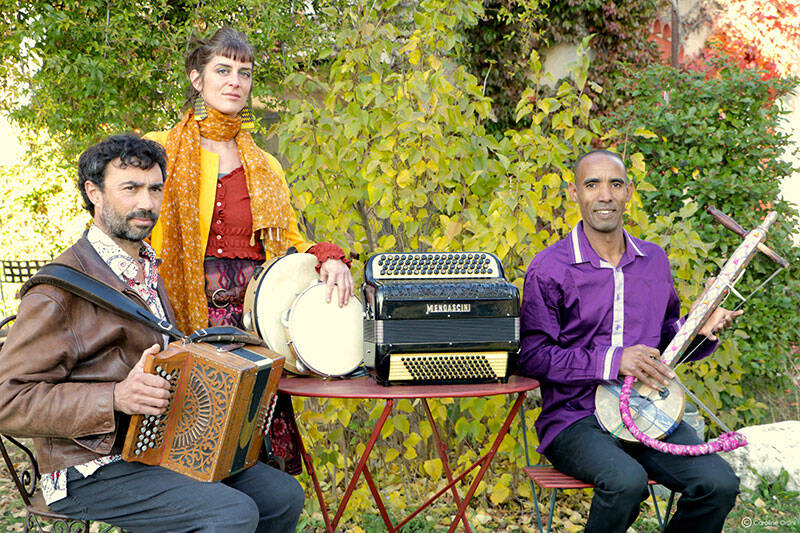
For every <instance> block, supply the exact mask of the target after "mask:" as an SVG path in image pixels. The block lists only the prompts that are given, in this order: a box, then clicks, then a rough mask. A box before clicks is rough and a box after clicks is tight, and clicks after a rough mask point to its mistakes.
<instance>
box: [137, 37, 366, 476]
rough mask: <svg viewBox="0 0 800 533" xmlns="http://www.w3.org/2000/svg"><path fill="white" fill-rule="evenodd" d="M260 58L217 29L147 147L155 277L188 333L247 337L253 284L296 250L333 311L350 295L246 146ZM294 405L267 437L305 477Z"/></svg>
mask: <svg viewBox="0 0 800 533" xmlns="http://www.w3.org/2000/svg"><path fill="white" fill-rule="evenodd" d="M253 58H254V52H253V48H252V46H251V45H250V43H249V42H248V41H247V37H245V35H244V34H242V33H240V32H237V31H235V30H233V29H231V28H221V29H220V30H218V31H217V32H216V33H215V34H214V35H213V36H212V37H211V38H210V39H209V40H208V41H207V42H204V41H199V42H198V45H197V46H196V47H195V48H194V49H193V50H192V51H191V52H190V53H189V55H188V56H187V57H186V61H185V68H186V74H187V76H188V77H189V81H190V82H191V84H190V86H189V87H188V88H187V111H186V113H185V114H184V116H183V119H182V120H181V121H180V122H179V123H178V124H177V125H176V126H175V127H174V128H172V129H171V130H169V131H162V132H154V133H150V134H148V135H146V136H145V137H147V138H149V139H152V140H154V141H157V142H159V143H161V144H162V145H164V147H165V148H166V151H167V176H166V179H165V183H164V200H163V203H162V206H161V216H160V218H159V220H158V223H157V224H156V226H155V228H154V229H153V232H152V234H151V244H152V245H153V247H154V248H155V250H156V253H157V255H158V256H159V257H160V258H161V259H162V264H161V265H160V267H159V273H160V274H161V277H162V278H163V279H164V284H165V286H166V289H167V292H168V293H169V296H170V300H171V301H172V304H173V307H174V308H175V315H176V326H177V327H178V329H180V330H181V331H183V332H185V333H191V332H193V331H195V330H197V329H200V328H205V327H207V326H209V325H212V326H217V325H232V326H236V327H239V328H241V327H242V311H243V309H242V306H243V300H244V294H245V291H246V289H247V283H248V282H249V281H250V278H251V277H252V275H253V270H254V269H255V267H256V266H258V265H260V264H262V263H263V262H264V261H265V260H266V259H270V258H272V257H275V256H279V255H283V254H285V253H287V251H289V249H290V248H294V249H296V250H297V251H299V252H307V253H311V254H314V255H315V256H316V257H317V259H318V261H319V264H318V266H317V270H318V271H319V273H320V278H321V279H322V281H325V282H326V283H327V285H328V288H327V298H328V301H330V298H331V294H332V292H333V287H334V285H337V286H338V289H339V290H338V295H339V305H340V306H342V305H344V304H345V303H347V300H348V298H349V297H351V296H352V295H353V278H352V276H351V275H350V269H349V264H350V260H349V259H347V258H346V256H345V253H344V252H343V251H342V249H341V248H339V247H338V246H336V245H335V244H331V243H318V244H313V245H312V243H309V242H306V241H305V239H304V238H303V236H302V235H301V234H300V232H299V231H298V227H297V218H296V217H295V213H294V210H293V209H292V206H291V204H290V202H289V198H290V193H289V187H288V186H287V184H286V179H285V178H284V174H283V169H282V168H281V165H280V164H279V163H278V161H277V159H275V158H274V157H273V156H272V155H270V154H268V153H267V152H264V151H262V150H261V149H260V148H258V146H256V144H255V142H253V138H252V137H251V136H250V133H249V132H248V129H252V114H251V112H250V109H249V107H248V106H247V102H248V98H249V96H250V90H251V88H252V82H253ZM292 416H293V413H292V404H291V402H290V399H289V398H288V397H285V396H279V398H278V403H277V406H276V409H275V413H274V415H273V423H272V427H271V428H270V438H271V442H272V448H273V451H274V454H275V456H277V457H278V458H280V459H281V460H282V461H285V469H286V471H287V472H289V473H292V474H296V473H299V471H300V469H301V466H300V460H299V455H298V453H299V452H298V448H299V441H298V439H299V435H296V434H294V433H293V432H291V431H290V429H289V428H291V427H293V426H291V425H290V424H288V423H287V422H288V418H289V417H292Z"/></svg>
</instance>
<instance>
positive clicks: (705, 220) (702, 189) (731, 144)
mask: <svg viewBox="0 0 800 533" xmlns="http://www.w3.org/2000/svg"><path fill="white" fill-rule="evenodd" d="M795 84H796V81H795V80H791V79H789V80H781V79H771V80H763V79H761V77H760V76H759V74H758V72H754V71H740V70H739V69H738V68H736V67H735V66H732V65H729V64H722V65H720V68H719V75H718V77H716V78H712V79H706V78H705V77H704V76H703V75H702V74H698V73H694V72H684V71H679V70H675V69H672V68H670V67H665V66H652V67H650V68H648V69H646V70H644V71H643V72H641V73H640V74H638V75H636V76H635V77H634V79H633V80H632V83H631V86H632V87H634V88H633V89H632V96H633V100H632V101H631V102H630V103H629V104H628V105H627V106H625V107H624V108H623V109H621V110H620V111H619V112H618V113H617V114H616V116H615V117H613V121H612V124H613V125H614V126H616V127H618V128H619V129H620V130H622V131H623V132H624V133H625V134H626V136H628V140H627V144H626V146H625V149H626V150H629V151H639V152H641V153H642V154H644V157H645V159H646V160H647V162H648V165H649V170H648V175H647V180H648V181H649V182H650V183H652V184H653V186H654V188H653V189H652V190H648V191H643V192H642V200H643V202H644V205H645V209H647V210H648V211H649V212H651V213H653V214H656V215H664V216H667V215H669V214H671V213H674V212H676V211H678V210H680V209H682V207H683V206H684V204H685V202H686V201H687V199H691V200H692V201H693V202H696V203H697V204H698V205H699V206H701V207H705V206H708V205H714V206H716V207H717V208H718V209H720V210H721V211H723V212H725V213H727V214H729V215H731V216H733V217H734V218H735V219H737V221H738V222H739V223H740V224H741V225H742V226H744V227H745V228H746V229H750V228H753V227H755V226H756V225H757V224H758V223H760V221H761V219H762V217H763V216H764V214H765V212H766V211H768V210H775V211H777V212H778V214H779V221H778V222H777V223H776V224H775V225H774V226H773V229H772V230H771V231H770V232H769V233H768V235H767V244H768V245H769V246H770V247H771V248H773V249H774V250H776V251H777V252H778V253H780V254H781V255H782V256H783V257H785V258H786V259H787V260H789V261H790V263H791V264H792V266H791V267H790V270H789V271H788V272H783V273H781V274H779V275H778V277H777V278H776V279H775V281H774V282H773V283H772V284H771V285H769V286H767V287H766V288H765V289H764V290H763V291H762V292H760V293H758V294H756V295H755V296H754V297H753V298H752V299H751V300H749V301H748V302H747V304H746V306H745V310H746V314H745V315H744V316H743V317H742V319H740V320H739V321H737V322H736V327H735V330H734V331H733V335H730V334H729V335H727V336H726V337H727V338H729V339H730V341H729V342H732V341H735V345H737V346H738V349H739V350H741V354H740V355H738V356H737V357H736V359H735V361H736V362H737V364H738V365H741V367H742V369H743V371H744V380H743V383H742V384H741V387H742V388H744V389H745V390H748V388H752V387H754V386H762V387H767V388H768V390H774V388H776V387H781V388H782V387H783V386H784V385H785V382H784V380H785V379H786V376H785V374H784V372H783V371H784V369H785V368H786V366H787V365H786V361H787V358H788V357H790V350H791V347H792V345H793V343H796V341H797V337H796V332H797V330H798V326H800V323H799V320H800V318H799V317H798V313H797V309H798V304H799V303H800V290H798V289H800V281H798V277H797V276H796V275H795V274H793V273H792V270H793V269H795V268H797V259H798V257H799V256H800V250H798V248H797V247H795V246H793V244H792V238H791V235H792V233H793V232H794V231H795V229H796V228H797V223H798V218H797V210H796V208H795V206H792V205H790V204H789V203H788V202H786V201H785V200H784V199H783V198H782V197H781V193H780V186H781V182H782V181H783V179H784V178H786V177H787V176H789V175H790V174H791V173H792V172H793V170H794V169H793V168H792V164H791V163H790V162H788V160H787V159H788V158H785V157H784V156H785V155H791V148H790V141H789V138H788V135H787V134H786V133H783V132H782V130H781V128H780V126H781V122H782V120H783V116H784V114H785V112H784V111H783V110H782V107H781V105H780V102H779V101H778V100H776V97H780V96H782V95H785V94H787V93H788V92H789V91H791V90H792V88H793V87H794V86H795ZM637 132H638V133H637ZM693 219H694V221H695V223H694V226H695V227H696V228H697V229H698V233H699V236H700V237H701V239H702V240H703V241H705V242H711V243H714V247H713V248H712V249H711V250H709V252H708V257H707V258H706V261H707V262H708V264H712V263H716V265H718V266H721V265H722V263H723V262H724V260H725V259H726V258H727V257H729V256H730V254H731V253H732V252H733V250H734V249H735V248H736V247H737V246H738V245H739V244H740V243H741V238H740V237H738V236H736V235H734V234H733V233H731V232H730V231H728V230H726V229H725V228H723V227H722V226H721V225H719V224H718V223H716V222H715V221H714V220H713V218H712V217H711V215H709V214H708V213H706V212H705V210H704V209H703V210H698V211H697V212H696V213H695V214H694V216H693ZM776 268H777V265H776V264H774V263H772V262H771V261H769V260H768V259H767V258H766V257H765V256H763V255H762V254H758V256H757V257H756V258H755V259H754V260H753V263H751V265H750V267H748V270H747V271H746V272H745V276H744V277H743V279H742V281H741V282H740V283H739V284H738V285H737V289H738V290H739V292H740V293H741V294H743V295H747V294H749V293H750V292H751V291H752V290H753V289H755V288H756V287H757V286H758V285H759V284H760V283H761V282H762V281H764V280H765V279H766V278H767V276H768V275H769V274H771V273H772V272H774V271H775V270H776ZM714 270H716V268H715V269H714ZM738 304H739V300H738V299H736V298H732V299H729V301H728V303H727V306H728V307H730V308H733V307H736V306H737V305H738ZM714 359H715V361H719V362H722V361H726V363H725V366H723V367H722V368H719V369H718V371H714V369H713V368H710V369H709V370H708V371H709V372H712V371H713V372H712V373H713V374H715V375H716V376H717V377H719V373H720V372H722V371H724V372H726V373H727V372H728V371H729V370H728V366H727V365H728V363H727V361H728V358H727V356H723V357H722V358H720V356H719V355H715V356H714ZM733 361H734V360H733V359H731V360H730V362H733ZM709 364H710V365H712V364H713V363H709ZM705 365H706V363H701V364H700V365H698V366H697V368H698V369H699V370H698V376H697V377H698V379H702V380H703V381H704V382H705V383H706V385H709V379H708V375H707V374H704V372H705V371H704V370H703V369H704V368H706V366H705ZM734 368H735V367H734ZM724 390H725V392H723V389H720V390H719V391H718V392H717V393H716V394H718V395H719V396H720V398H721V399H722V400H723V403H724V404H725V405H726V407H734V406H738V407H739V409H743V408H744V407H745V406H747V405H748V404H747V403H745V400H744V398H743V395H742V393H741V388H739V387H735V388H729V387H726V388H725V389H724ZM748 395H749V394H748ZM751 403H752V402H751ZM751 407H752V406H751ZM762 407H763V406H762ZM743 413H745V414H747V413H749V414H750V415H751V416H752V415H753V414H754V413H753V412H752V411H751V410H749V409H745V410H743Z"/></svg>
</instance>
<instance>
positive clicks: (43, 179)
mask: <svg viewBox="0 0 800 533" xmlns="http://www.w3.org/2000/svg"><path fill="white" fill-rule="evenodd" d="M33 142H35V143H37V144H38V145H39V146H40V147H42V148H43V147H45V146H50V145H48V143H47V142H46V141H45V140H43V139H41V138H36V139H35V140H34V141H33ZM57 150H58V149H57V148H53V147H52V146H50V150H42V151H41V152H40V153H39V157H38V158H37V159H34V160H33V161H31V162H25V163H22V164H19V165H14V166H0V242H3V243H4V245H3V253H2V254H1V255H0V257H2V259H15V260H30V259H50V258H51V257H54V256H55V255H57V254H58V253H59V252H61V251H62V250H64V249H65V248H66V247H67V246H69V245H70V244H72V243H73V242H74V241H75V239H77V238H78V237H79V236H80V235H81V232H82V231H83V230H84V229H85V228H86V225H87V224H88V222H89V215H88V213H87V212H86V211H83V210H82V209H81V198H80V195H79V193H78V190H77V188H76V186H75V181H76V180H75V178H74V176H75V171H74V170H72V169H65V168H63V167H59V166H57V165H55V164H50V165H45V164H44V161H47V160H48V159H50V160H56V161H57V160H58V159H59V154H58V153H54V151H57ZM18 289H19V286H18V285H15V284H3V287H2V296H3V298H2V301H1V302H0V314H1V315H2V316H7V315H8V314H11V313H13V312H15V310H16V307H17V304H18V303H19V301H18V300H16V299H15V298H14V295H15V293H16V291H17V290H18Z"/></svg>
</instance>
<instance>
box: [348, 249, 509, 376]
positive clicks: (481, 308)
mask: <svg viewBox="0 0 800 533" xmlns="http://www.w3.org/2000/svg"><path fill="white" fill-rule="evenodd" d="M362 291H363V302H364V362H365V364H366V366H368V367H370V368H374V370H375V375H376V378H377V380H378V382H379V383H382V384H383V385H390V384H392V383H417V384H420V383H480V382H490V381H502V382H505V381H507V380H508V376H509V374H510V373H511V370H512V367H513V366H514V362H515V358H516V356H517V352H518V351H519V306H520V303H519V291H518V290H517V288H516V287H514V285H512V284H511V283H509V282H508V281H507V280H506V279H505V276H504V274H503V266H502V264H501V263H500V260H499V259H497V257H496V256H494V255H493V254H490V253H484V252H476V253H472V252H436V253H386V254H377V255H374V256H372V257H370V259H369V260H368V261H367V263H366V265H365V266H364V285H363V286H362Z"/></svg>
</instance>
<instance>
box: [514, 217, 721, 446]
mask: <svg viewBox="0 0 800 533" xmlns="http://www.w3.org/2000/svg"><path fill="white" fill-rule="evenodd" d="M623 234H624V238H625V242H626V247H625V253H624V254H623V255H622V259H621V260H620V262H619V264H618V265H617V267H616V268H615V267H614V266H612V265H611V264H610V263H608V262H606V261H604V260H603V259H601V258H600V256H599V255H597V252H595V251H594V249H593V248H592V247H591V245H590V244H589V241H588V239H587V238H586V234H585V233H584V232H583V222H579V223H578V224H577V225H576V226H575V227H574V228H573V229H572V231H571V232H570V235H569V236H567V237H566V238H564V239H562V240H560V241H558V242H557V243H555V244H553V245H552V246H549V247H548V248H547V249H545V250H543V251H542V252H540V253H539V254H537V255H536V257H535V258H534V259H533V261H532V262H531V264H530V266H529V267H528V272H527V273H526V275H525V288H524V291H523V296H522V310H521V313H522V316H521V328H522V330H521V341H522V346H521V350H520V373H522V374H524V375H526V376H531V377H534V378H536V379H538V380H539V381H540V382H541V392H542V412H541V414H540V415H539V417H538V419H537V420H536V424H535V425H536V432H537V434H538V436H539V448H538V450H539V451H540V452H543V451H545V450H546V449H547V446H548V445H549V444H550V443H551V442H552V441H553V439H554V438H555V437H556V435H558V434H559V433H560V432H561V431H562V430H564V429H565V428H567V427H568V426H570V425H571V424H573V423H574V422H577V421H578V420H580V419H582V418H585V417H587V416H590V415H592V414H594V410H595V406H594V394H595V389H596V388H597V384H598V383H600V382H602V381H606V380H614V379H617V377H618V374H619V365H620V360H621V358H622V350H623V349H624V348H627V347H629V346H634V345H636V344H644V345H647V346H652V347H654V348H658V349H659V350H663V349H664V348H666V347H667V345H668V344H669V342H670V341H671V340H672V337H673V336H674V335H675V333H677V331H678V329H679V328H680V326H681V325H682V324H683V319H681V318H680V301H679V299H678V295H677V293H676V292H675V284H674V283H673V281H672V274H671V272H670V266H669V260H668V259H667V255H666V254H665V253H664V250H662V249H661V248H660V247H659V246H658V245H656V244H653V243H650V242H647V241H643V240H641V239H636V238H634V237H631V236H630V235H629V234H628V233H627V232H625V231H624V230H623ZM714 348H716V343H713V342H704V343H702V344H701V345H700V347H699V349H697V350H694V352H692V357H691V359H701V358H703V357H705V356H707V355H708V354H710V353H711V352H712V351H714ZM688 351H689V350H687V352H688Z"/></svg>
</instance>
